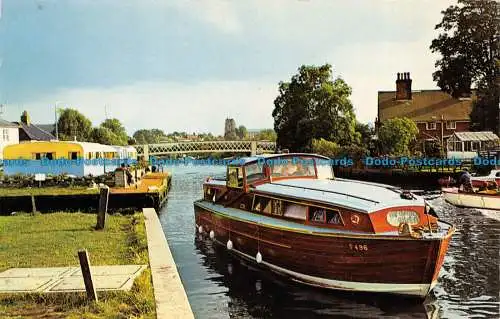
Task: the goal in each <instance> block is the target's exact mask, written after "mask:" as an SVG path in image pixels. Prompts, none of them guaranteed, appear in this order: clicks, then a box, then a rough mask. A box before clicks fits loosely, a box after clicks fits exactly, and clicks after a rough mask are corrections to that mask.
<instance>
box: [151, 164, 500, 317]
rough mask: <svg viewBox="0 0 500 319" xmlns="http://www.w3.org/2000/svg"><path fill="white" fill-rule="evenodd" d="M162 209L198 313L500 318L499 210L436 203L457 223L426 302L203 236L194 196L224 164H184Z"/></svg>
mask: <svg viewBox="0 0 500 319" xmlns="http://www.w3.org/2000/svg"><path fill="white" fill-rule="evenodd" d="M167 170H168V171H171V172H172V174H173V179H172V188H171V190H170V193H169V197H168V203H167V205H166V206H165V207H164V208H163V210H162V212H161V213H160V220H161V223H162V226H163V229H164V231H165V233H166V235H167V238H168V241H169V245H170V249H171V250H172V254H173V256H174V259H175V261H176V264H177V267H178V269H179V272H180V276H181V278H182V281H183V283H184V287H185V288H186V292H187V295H188V298H189V301H190V303H191V307H192V309H193V312H194V313H195V316H196V318H317V317H322V318H499V317H500V314H499V289H500V288H499V287H500V281H499V264H500V263H499V261H500V257H499V250H500V235H499V234H500V232H499V231H500V221H499V218H498V215H500V213H497V214H498V215H495V213H491V212H479V211H477V210H472V209H459V208H455V207H454V206H451V205H449V204H447V203H446V202H444V200H443V199H442V198H441V197H437V198H435V199H432V200H431V201H430V202H431V203H432V205H433V206H434V207H435V208H436V210H437V213H438V215H439V216H440V218H442V219H444V220H446V221H449V222H452V223H453V224H455V225H456V226H457V232H456V233H455V234H454V235H453V238H452V241H451V244H450V248H449V251H448V253H447V255H446V258H445V262H444V265H443V268H442V269H441V273H440V278H439V283H438V285H437V286H436V288H435V289H434V290H433V292H432V293H431V294H430V295H429V297H428V298H427V299H426V300H425V302H423V303H422V302H416V301H414V300H406V299H401V298H396V297H392V296H380V295H359V294H352V293H347V292H333V291H326V290H322V289H316V288H310V287H307V286H304V285H300V284H297V283H294V282H291V281H289V280H287V279H283V278H281V277H278V276H275V275H271V274H269V273H268V272H266V271H262V270H258V269H254V268H253V267H252V266H251V265H248V264H246V263H245V262H243V261H240V260H239V259H237V258H235V257H233V256H232V255H230V254H228V252H227V251H226V249H224V248H221V247H218V246H216V245H215V244H212V242H211V241H210V240H209V239H201V240H200V239H199V238H197V234H196V232H195V227H194V211H193V201H194V200H197V199H199V198H201V196H202V183H203V180H204V179H205V178H206V177H207V176H212V177H223V176H224V173H225V168H224V167H217V166H178V167H170V168H167Z"/></svg>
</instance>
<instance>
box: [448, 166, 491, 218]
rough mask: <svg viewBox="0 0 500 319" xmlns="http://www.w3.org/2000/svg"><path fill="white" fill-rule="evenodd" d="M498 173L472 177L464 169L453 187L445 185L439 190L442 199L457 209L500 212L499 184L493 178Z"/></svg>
mask: <svg viewBox="0 0 500 319" xmlns="http://www.w3.org/2000/svg"><path fill="white" fill-rule="evenodd" d="M498 172H500V171H497V170H492V171H491V173H490V175H489V176H485V177H473V176H471V175H470V174H469V171H468V169H466V168H464V170H463V173H462V175H461V176H460V178H459V180H458V183H456V185H455V186H454V187H449V185H446V187H443V188H442V189H441V191H442V193H443V197H444V199H445V201H447V202H448V203H450V204H452V205H455V206H458V207H469V208H479V209H492V210H500V188H499V186H498V185H499V184H500V183H497V181H496V179H495V178H494V177H496V175H497V173H498ZM491 176H492V177H493V179H492V178H490V177H491ZM498 176H500V174H499V175H498Z"/></svg>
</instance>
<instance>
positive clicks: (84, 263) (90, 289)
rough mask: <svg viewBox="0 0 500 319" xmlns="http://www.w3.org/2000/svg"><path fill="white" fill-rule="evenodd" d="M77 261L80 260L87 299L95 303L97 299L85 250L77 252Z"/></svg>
mask: <svg viewBox="0 0 500 319" xmlns="http://www.w3.org/2000/svg"><path fill="white" fill-rule="evenodd" d="M78 259H79V260H80V268H81V269H82V276H83V283H84V284H85V291H86V292H87V298H88V299H89V300H92V301H96V302H97V301H99V300H98V299H97V292H96V290H95V286H94V281H93V280H92V273H91V272H90V262H89V256H88V253H87V250H86V249H82V250H79V251H78Z"/></svg>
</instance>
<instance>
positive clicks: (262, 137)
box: [257, 129, 277, 142]
mask: <svg viewBox="0 0 500 319" xmlns="http://www.w3.org/2000/svg"><path fill="white" fill-rule="evenodd" d="M276 139H277V135H276V132H275V131H274V130H273V129H265V130H262V131H260V132H259V134H258V135H257V140H259V141H271V142H275V141H276Z"/></svg>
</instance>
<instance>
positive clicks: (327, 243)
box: [195, 201, 451, 298]
mask: <svg viewBox="0 0 500 319" xmlns="http://www.w3.org/2000/svg"><path fill="white" fill-rule="evenodd" d="M203 203H204V202H203V201H200V202H195V218H196V226H197V230H198V231H199V230H202V233H204V234H205V235H209V236H210V237H213V239H214V240H215V241H216V242H218V243H220V244H222V245H224V246H226V245H227V242H228V241H231V244H232V245H230V246H232V247H231V252H233V253H235V254H237V255H239V256H241V257H243V258H245V259H248V260H250V261H253V262H256V263H259V264H260V265H261V266H263V267H266V268H268V269H270V270H272V271H274V272H276V273H279V274H282V275H285V276H288V277H291V278H292V279H294V280H296V281H299V282H302V283H305V284H308V285H312V286H318V287H323V288H329V289H339V290H351V291H360V292H381V293H394V294H401V295H409V296H416V297H422V298H423V297H425V296H426V295H427V294H428V293H429V291H430V290H431V289H432V288H433V287H434V285H435V284H436V282H437V277H438V274H439V269H440V267H441V265H442V263H443V259H444V254H445V253H446V250H447V247H448V244H449V241H450V237H451V235H450V236H446V237H445V238H441V239H438V238H436V239H428V240H422V239H420V240H418V239H413V238H401V237H399V236H392V237H393V238H390V236H378V237H376V236H371V237H370V236H366V235H365V236H363V235H354V234H353V235H345V234H326V233H322V234H319V233H307V232H297V231H294V230H291V229H282V228H279V227H274V226H272V225H265V224H262V223H260V224H256V223H252V222H247V221H245V220H242V219H235V218H232V217H230V216H227V215H225V214H224V213H221V212H218V211H217V209H209V208H207V205H204V204H203ZM205 203H206V202H205ZM222 207H223V206H222V205H221V208H222ZM221 210H222V209H221ZM200 226H201V227H200ZM257 253H260V255H261V256H262V260H261V261H260V258H257ZM258 261H260V262H258Z"/></svg>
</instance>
